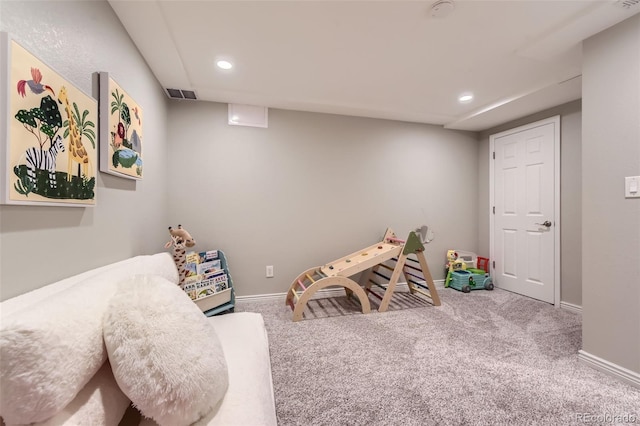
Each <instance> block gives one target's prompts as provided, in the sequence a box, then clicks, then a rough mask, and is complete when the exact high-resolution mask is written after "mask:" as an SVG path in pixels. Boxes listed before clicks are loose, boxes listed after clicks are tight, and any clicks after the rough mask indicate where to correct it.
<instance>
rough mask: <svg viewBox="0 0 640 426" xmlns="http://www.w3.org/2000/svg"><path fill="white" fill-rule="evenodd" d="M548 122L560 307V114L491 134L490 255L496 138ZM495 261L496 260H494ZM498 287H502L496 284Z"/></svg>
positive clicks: (556, 303) (556, 286)
mask: <svg viewBox="0 0 640 426" xmlns="http://www.w3.org/2000/svg"><path fill="white" fill-rule="evenodd" d="M547 124H554V132H553V133H554V141H553V145H554V146H553V151H554V154H553V174H554V176H553V184H554V189H553V191H554V196H553V203H554V209H553V223H554V225H555V226H554V227H555V234H554V242H553V247H554V256H553V262H554V273H553V281H554V282H553V286H554V296H553V299H554V303H553V304H554V306H555V307H556V308H559V307H560V287H561V283H560V270H561V264H560V229H561V228H560V225H561V223H560V116H559V115H556V116H553V117H549V118H546V119H543V120H539V121H535V122H533V123H529V124H525V125H523V126H519V127H515V128H513V129H509V130H505V131H503V132H500V133H495V134H493V135H490V136H489V217H490V219H489V257H490V258H491V259H495V257H494V244H495V241H494V231H495V224H494V222H495V214H494V213H493V208H494V206H495V193H494V185H495V161H494V160H495V158H494V153H495V140H496V139H497V138H499V137H502V136H507V135H510V134H513V133H519V132H522V131H524V130H529V129H533V128H535V127H540V126H544V125H547ZM494 262H495V260H494ZM490 268H491V269H490V270H491V275H492V276H495V268H494V266H493V262H492V263H491V265H490ZM496 286H497V287H500V286H499V285H497V284H496Z"/></svg>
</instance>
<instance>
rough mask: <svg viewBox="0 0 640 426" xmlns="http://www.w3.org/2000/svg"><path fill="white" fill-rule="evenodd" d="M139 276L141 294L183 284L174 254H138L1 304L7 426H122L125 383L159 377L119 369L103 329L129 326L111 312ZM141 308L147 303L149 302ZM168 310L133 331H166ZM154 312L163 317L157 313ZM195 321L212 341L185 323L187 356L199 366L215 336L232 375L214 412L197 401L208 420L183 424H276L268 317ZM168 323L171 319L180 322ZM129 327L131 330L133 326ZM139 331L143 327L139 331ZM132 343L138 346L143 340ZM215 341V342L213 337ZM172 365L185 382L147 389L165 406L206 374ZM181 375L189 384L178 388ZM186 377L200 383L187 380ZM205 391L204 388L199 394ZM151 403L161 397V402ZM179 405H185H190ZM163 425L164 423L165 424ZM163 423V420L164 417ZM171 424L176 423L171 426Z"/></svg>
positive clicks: (0, 403) (1, 412)
mask: <svg viewBox="0 0 640 426" xmlns="http://www.w3.org/2000/svg"><path fill="white" fill-rule="evenodd" d="M132 277H133V278H132ZM141 279H144V280H146V281H144V282H141V283H137V284H140V286H142V287H140V288H143V289H145V288H146V287H144V286H145V285H149V284H148V283H150V282H156V281H161V282H163V283H167V284H166V285H165V284H162V283H161V284H162V285H165V287H163V288H164V289H165V290H168V291H169V292H171V291H176V290H175V289H177V286H173V285H170V286H169V285H168V283H169V282H170V283H173V284H175V283H177V280H178V274H177V270H176V268H175V265H174V263H173V259H172V257H171V256H170V255H169V254H168V253H159V254H156V255H151V256H137V257H133V258H130V259H127V260H124V261H121V262H117V263H114V264H111V265H107V266H104V267H102V268H98V269H94V270H91V271H87V272H85V273H82V274H79V275H76V276H74V277H70V278H67V279H65V280H62V281H58V282H56V283H53V284H50V285H47V286H45V287H42V288H40V289H37V290H35V291H32V292H29V293H26V294H23V295H20V296H18V297H15V298H12V299H9V300H6V301H4V302H2V303H0V417H2V419H3V421H4V422H5V423H6V424H7V426H10V425H14V424H43V425H62V424H65V425H89V424H91V425H117V424H118V423H119V422H120V421H121V419H122V417H123V415H124V413H125V411H126V410H127V409H128V408H129V407H130V405H132V404H131V400H132V399H133V398H131V397H130V396H129V395H127V392H126V391H124V390H125V389H129V388H128V387H127V386H123V384H125V383H127V385H131V384H132V383H133V385H134V386H135V385H137V384H138V382H139V381H141V380H148V379H154V376H150V378H145V377H142V376H145V375H144V374H142V375H141V376H140V377H138V375H136V374H126V371H127V370H126V368H127V366H126V365H125V366H122V365H121V364H122V359H121V358H116V357H115V356H114V355H115V354H116V351H118V350H120V349H121V346H118V345H119V343H116V344H115V345H116V346H114V344H113V343H112V342H110V341H108V339H111V338H112V337H110V335H109V334H104V333H106V330H107V329H109V327H110V328H111V329H113V328H114V327H115V328H118V327H121V326H122V327H125V325H122V324H120V323H121V322H126V321H127V319H126V318H124V317H119V316H118V315H117V314H115V313H114V312H117V309H116V310H115V311H114V308H118V306H114V303H116V304H117V303H119V301H120V300H128V299H122V298H120V299H118V296H119V295H120V296H122V295H123V294H124V293H123V292H126V291H128V288H127V287H123V286H129V285H130V284H131V283H132V282H133V281H132V280H138V281H140V280H141ZM162 285H160V287H162ZM123 288H124V290H123ZM154 295H155V293H154ZM183 295H184V298H183V297H182V296H183ZM152 296H153V295H152ZM128 297H129V296H127V298H128ZM167 297H171V298H173V299H171V303H173V300H176V302H175V303H176V305H175V306H178V305H179V306H180V307H181V308H179V309H178V308H176V312H178V315H182V312H186V311H189V312H188V313H187V314H185V315H184V316H179V317H178V318H179V319H180V320H182V318H185V321H190V320H187V319H186V318H187V317H190V315H194V314H193V313H192V312H191V311H190V310H191V309H197V307H196V306H195V304H193V303H192V302H191V301H190V300H189V299H188V297H187V296H186V294H184V293H183V292H182V293H180V292H178V293H176V294H175V295H174V294H173V293H170V294H169V296H167ZM141 299H145V297H144V296H143V297H142V298H141ZM185 300H186V301H188V302H185ZM144 303H145V302H144V300H142V304H143V305H144ZM122 304H123V305H127V304H126V303H122ZM133 306H134V308H130V307H129V306H126V308H127V311H126V312H130V311H136V312H137V310H138V308H137V307H135V305H133ZM172 306H173V305H169V306H168V308H164V309H165V310H164V311H162V310H158V309H159V308H158V309H156V311H155V313H154V312H152V313H151V314H148V316H147V317H144V318H142V320H143V321H148V323H149V327H148V329H145V330H132V331H133V332H134V334H135V333H137V332H139V331H142V332H144V333H146V334H145V335H148V334H149V333H153V332H155V329H156V324H159V325H158V327H162V324H163V321H164V322H165V326H166V325H167V324H166V322H167V321H169V320H166V319H165V315H162V314H163V313H164V312H166V313H167V315H166V318H171V316H170V315H169V314H172V313H173V312H170V311H172ZM192 307H193V308H192ZM147 308H149V309H151V310H153V309H154V307H153V306H151V307H149V306H147V307H146V308H145V307H144V306H141V307H140V308H139V312H140V315H145V312H151V311H145V309H147ZM180 309H182V311H180ZM185 310H186V311H185ZM108 313H110V315H109V314H108ZM158 313H160V315H159V316H158ZM198 313H199V310H198ZM154 315H155V316H154ZM195 317H197V318H195V319H196V321H197V322H202V323H203V324H205V328H206V330H207V332H209V331H211V330H210V329H209V328H208V327H211V328H212V329H213V330H214V331H213V332H212V333H213V338H212V339H207V342H202V341H201V340H200V341H199V340H198V336H197V335H196V336H192V335H191V334H193V333H189V330H191V329H192V328H191V327H190V325H189V323H188V322H186V323H184V324H179V326H180V327H183V330H184V332H183V333H182V336H180V337H185V336H186V337H185V339H186V341H189V342H192V343H189V347H188V348H184V347H182V348H178V349H180V350H184V352H185V353H189V354H191V355H190V356H192V357H195V358H193V359H194V360H195V361H198V359H199V357H200V356H201V354H204V351H206V350H207V348H208V347H210V346H211V345H212V344H211V342H210V341H209V340H211V341H214V340H216V335H217V340H218V341H219V345H220V347H221V351H220V352H221V353H222V354H223V357H224V360H223V361H222V364H221V365H222V367H224V368H225V369H226V371H225V375H226V376H225V377H224V378H220V380H219V383H218V384H217V386H218V391H221V395H222V396H221V399H219V400H218V401H215V404H214V407H213V408H212V409H211V410H209V408H210V407H209V406H210V405H211V404H212V403H210V402H208V401H200V403H199V404H200V408H198V409H199V410H202V409H206V410H208V411H207V412H206V414H204V412H203V415H199V414H198V417H197V418H198V420H197V421H196V423H193V421H191V420H185V422H184V423H183V422H177V423H180V424H185V425H186V424H197V425H201V426H204V425H243V426H244V425H255V426H258V425H276V415H275V403H274V397H273V386H272V382H271V365H270V358H269V346H268V339H267V333H266V329H265V326H264V322H263V320H262V316H261V315H260V314H255V313H248V312H239V313H230V314H225V315H221V316H217V317H211V318H206V317H204V315H197V314H195ZM121 318H122V319H121ZM154 318H156V319H154ZM190 318H191V317H190ZM103 321H105V322H104V323H103ZM171 321H175V318H174V319H172V320H171ZM169 325H170V326H171V325H173V324H169ZM126 326H128V327H132V325H131V324H128V325H126ZM133 326H135V327H138V328H140V326H139V325H135V324H134V325H133ZM178 330H180V328H178ZM120 331H122V330H120ZM125 331H126V330H125ZM161 332H162V333H165V334H163V335H158V341H161V340H162V339H164V340H165V341H166V340H167V339H169V341H172V339H171V338H170V336H169V337H168V336H167V335H166V333H167V332H169V333H170V332H171V331H170V330H169V331H167V330H166V327H165V330H164V331H161ZM147 338H150V339H154V336H153V334H151V336H150V337H149V336H147ZM185 339H182V340H181V339H176V342H182V341H183V340H185ZM150 342H151V343H152V344H150V345H149V347H151V346H154V345H153V340H150ZM105 343H106V344H105ZM110 343H111V344H110ZM201 343H202V349H201V347H200V346H201ZM134 344H140V341H139V340H138V341H137V343H134ZM181 344H182V343H181ZM215 344H216V345H217V344H218V343H217V341H216V343H215ZM169 346H171V344H169ZM138 349H140V348H138ZM143 350H144V348H143ZM171 350H172V349H171V348H168V349H166V351H165V349H164V347H162V348H161V350H160V351H157V353H156V354H154V353H150V354H149V355H148V357H145V356H141V357H139V359H138V360H137V362H138V364H144V365H148V364H151V363H153V362H155V361H154V360H155V359H156V358H157V356H158V354H159V356H160V357H162V356H165V357H166V358H167V359H169V360H171V359H172V358H171V356H173V355H171V353H170V352H171ZM150 351H151V349H150ZM174 351H175V348H174ZM165 352H169V353H165ZM178 355H180V353H178ZM125 356H126V354H125ZM185 356H186V355H185ZM221 356H222V355H221ZM204 359H206V357H204ZM225 363H226V367H225V366H224V364H225ZM162 365H163V364H161V363H158V364H157V365H155V367H154V368H156V370H157V369H158V368H162ZM165 365H166V364H165ZM194 365H195V364H194ZM112 366H113V368H112ZM158 366H160V367H158ZM176 368H183V370H182V371H181V370H177V371H172V372H170V373H171V375H173V377H174V378H175V377H176V376H177V383H181V385H180V386H173V388H172V389H168V388H166V387H167V385H166V384H165V385H163V383H165V382H162V381H159V382H158V383H151V384H149V383H147V384H146V385H150V386H151V387H149V389H153V390H154V392H159V393H160V394H162V393H163V392H166V393H167V395H162V397H163V398H164V399H162V398H161V399H162V400H163V401H165V400H166V401H168V402H167V403H166V404H167V405H168V406H170V405H171V404H172V403H173V402H172V401H173V399H172V398H175V395H194V394H195V395H197V394H198V392H199V391H200V390H194V389H190V385H191V384H192V383H196V382H197V379H198V378H199V377H198V375H201V374H200V372H198V371H196V372H194V371H193V370H192V369H189V368H184V367H181V366H180V363H179V362H177V363H175V366H174V364H170V369H176ZM129 371H131V370H129ZM150 371H151V370H150ZM199 371H201V370H199ZM159 374H160V375H162V374H164V371H159ZM183 375H184V382H180V380H181V378H182V377H183ZM201 376H203V377H204V376H206V375H201ZM189 377H191V378H195V379H196V380H191V379H189ZM206 377H209V376H206ZM227 377H228V386H227V382H226V381H227ZM200 378H201V377H200ZM216 380H217V379H216ZM154 386H155V388H154ZM163 386H164V388H163ZM169 387H171V386H169ZM201 387H202V386H201ZM205 387H206V383H205ZM176 388H177V389H176ZM145 389H146V388H145ZM225 389H226V390H225ZM170 392H172V393H170ZM189 392H191V393H189ZM129 393H131V392H129ZM205 393H206V392H205V390H203V391H202V395H205ZM219 393H220V392H219ZM136 398H138V397H136ZM153 399H154V401H157V400H158V398H153ZM182 402H183V405H184V401H182ZM187 402H188V403H189V401H187ZM202 403H204V405H203V404H202ZM207 403H209V405H207ZM133 405H134V406H136V407H138V408H139V409H140V411H142V421H141V423H140V424H141V425H143V424H144V425H153V424H156V422H155V421H154V419H155V420H158V418H159V417H154V415H149V413H148V412H145V411H144V409H143V408H141V407H144V402H141V401H135V400H134V401H133ZM187 405H188V404H187ZM195 405H197V404H195ZM202 407H205V408H202ZM182 408H184V407H182ZM129 409H130V408H129ZM162 409H164V407H163V408H162ZM175 412H177V411H174V413H175ZM198 412H200V411H198ZM145 416H146V417H145ZM149 417H152V418H149ZM159 423H161V424H162V422H159ZM172 423H173V422H172ZM164 424H167V422H166V421H165V423H164ZM171 426H180V425H178V424H176V425H173V424H172V425H171Z"/></svg>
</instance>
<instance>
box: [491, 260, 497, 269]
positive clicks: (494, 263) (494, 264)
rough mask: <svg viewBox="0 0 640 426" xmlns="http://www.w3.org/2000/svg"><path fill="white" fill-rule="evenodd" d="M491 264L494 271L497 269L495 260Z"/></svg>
mask: <svg viewBox="0 0 640 426" xmlns="http://www.w3.org/2000/svg"><path fill="white" fill-rule="evenodd" d="M491 264H492V265H493V269H496V261H495V260H494V261H493V262H491Z"/></svg>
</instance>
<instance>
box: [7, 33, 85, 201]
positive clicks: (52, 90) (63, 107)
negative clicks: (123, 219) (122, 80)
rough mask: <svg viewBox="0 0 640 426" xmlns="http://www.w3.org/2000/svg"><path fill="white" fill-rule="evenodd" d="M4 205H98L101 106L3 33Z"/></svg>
mask: <svg viewBox="0 0 640 426" xmlns="http://www.w3.org/2000/svg"><path fill="white" fill-rule="evenodd" d="M0 66H1V67H2V68H1V72H0V75H1V76H2V77H1V79H2V80H1V81H0V129H1V132H2V133H1V134H0V135H1V137H0V144H1V146H0V168H1V173H2V174H1V176H2V181H1V183H0V202H1V203H2V204H23V205H34V206H65V207H90V206H94V205H95V204H96V179H97V173H98V170H97V158H98V151H97V147H96V140H97V125H98V104H97V101H96V100H95V99H94V98H92V97H91V96H89V95H87V94H86V93H84V92H83V91H82V90H80V89H79V88H77V87H76V86H74V85H73V84H72V83H71V82H69V81H68V80H66V79H65V78H64V77H62V76H61V75H60V74H58V73H57V72H56V71H54V70H53V69H52V68H51V67H49V66H48V65H46V64H45V63H44V62H42V61H41V60H39V59H38V58H37V57H35V56H34V55H33V54H31V53H30V52H29V51H28V50H27V49H25V48H24V47H23V46H21V45H20V44H19V43H18V42H17V41H15V40H14V39H13V38H12V37H11V36H10V35H9V34H8V33H6V32H1V33H0Z"/></svg>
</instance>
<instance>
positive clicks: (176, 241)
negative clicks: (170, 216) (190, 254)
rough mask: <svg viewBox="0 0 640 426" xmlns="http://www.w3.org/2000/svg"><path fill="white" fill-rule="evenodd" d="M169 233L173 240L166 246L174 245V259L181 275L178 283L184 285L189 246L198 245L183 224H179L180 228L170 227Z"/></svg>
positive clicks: (165, 246)
mask: <svg viewBox="0 0 640 426" xmlns="http://www.w3.org/2000/svg"><path fill="white" fill-rule="evenodd" d="M169 235H171V241H169V242H168V243H167V244H165V245H164V248H169V247H171V246H173V261H174V262H175V263H176V267H177V268H178V275H179V277H180V281H179V282H178V285H179V286H180V287H182V285H183V284H184V279H185V278H186V276H187V269H186V264H187V250H186V248H187V247H193V246H195V245H196V240H195V239H194V238H193V237H192V236H191V234H189V232H187V230H186V229H183V228H182V225H178V229H173V228H172V227H169Z"/></svg>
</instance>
